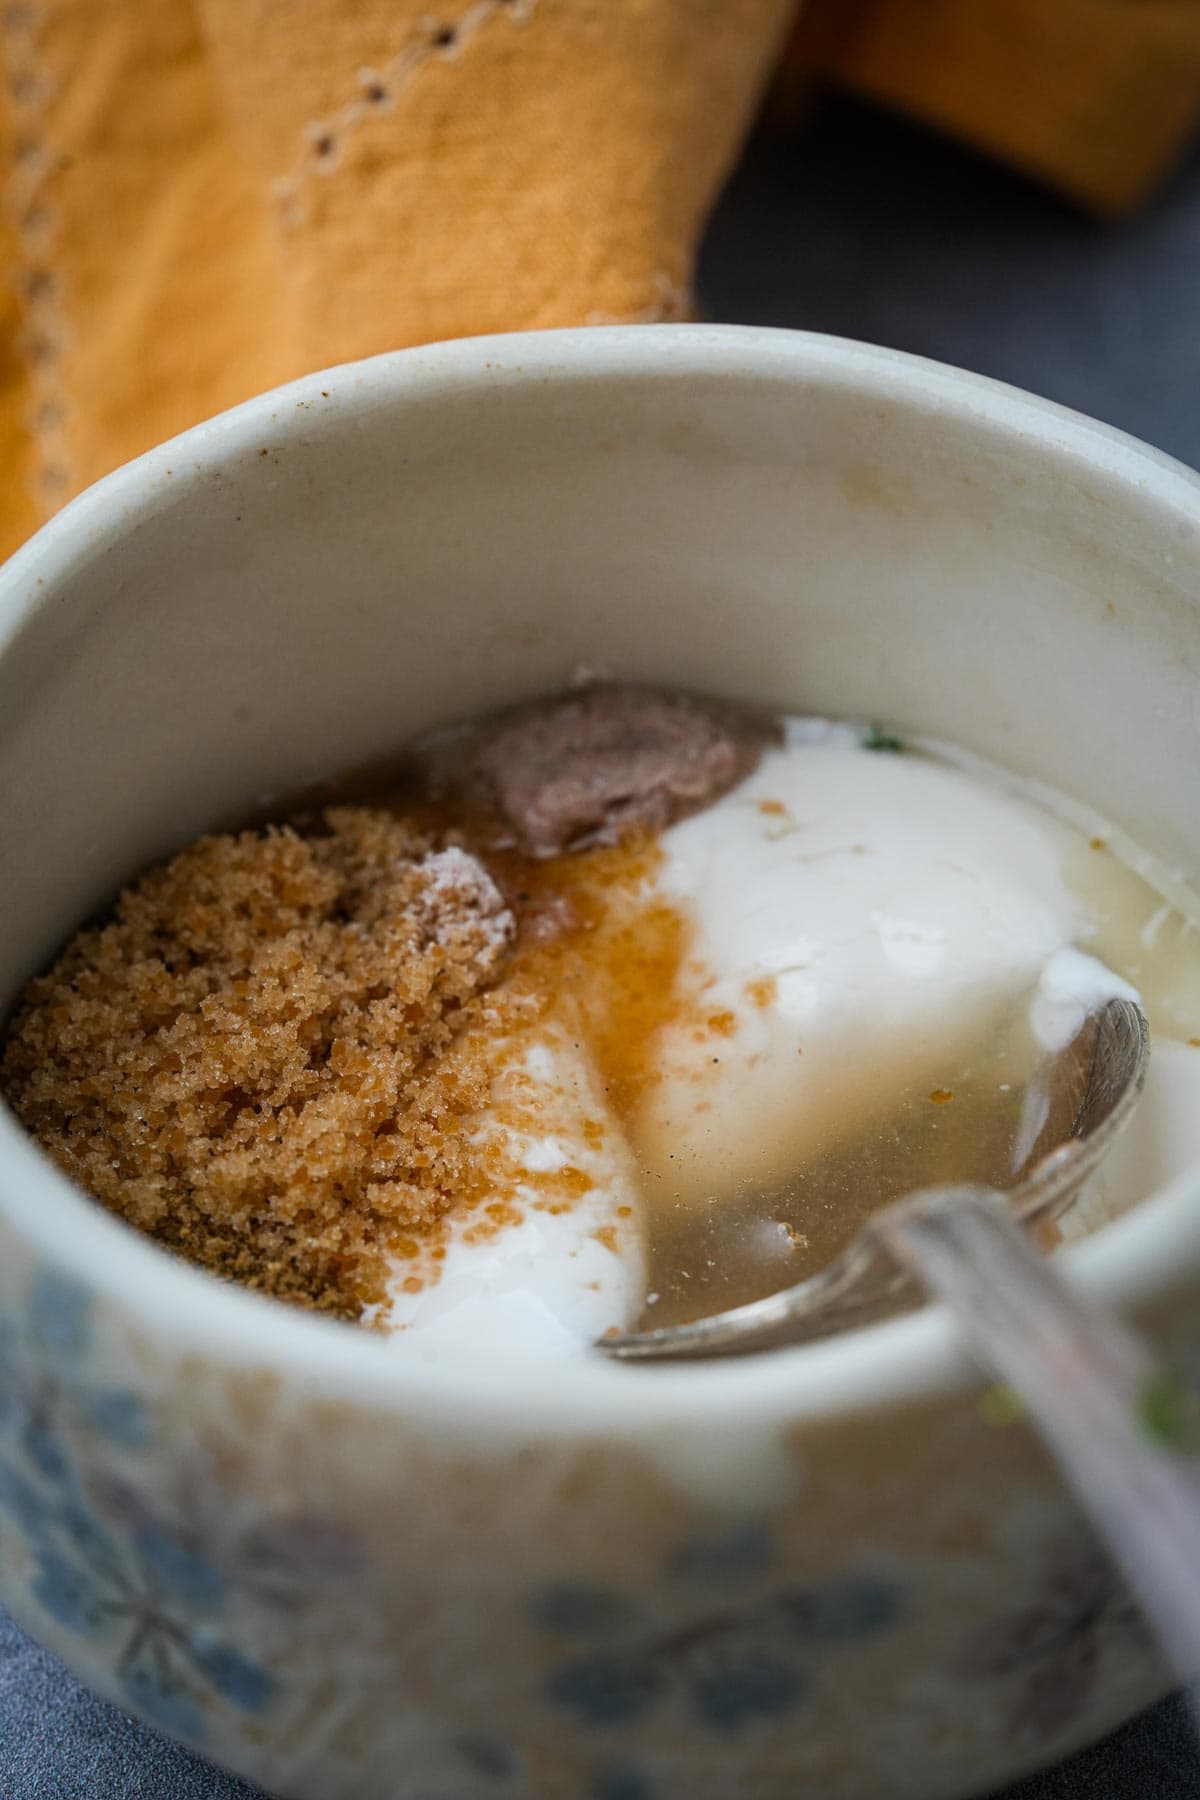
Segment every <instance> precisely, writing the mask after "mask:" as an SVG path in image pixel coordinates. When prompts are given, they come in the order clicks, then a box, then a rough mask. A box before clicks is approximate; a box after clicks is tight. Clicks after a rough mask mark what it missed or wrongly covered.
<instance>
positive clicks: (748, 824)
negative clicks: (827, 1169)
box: [392, 721, 1200, 1355]
mask: <svg viewBox="0 0 1200 1800" xmlns="http://www.w3.org/2000/svg"><path fill="white" fill-rule="evenodd" d="M662 843H663V849H664V852H665V856H664V861H663V864H662V868H661V872H660V874H659V876H658V880H659V883H660V885H661V889H662V891H663V893H664V894H665V895H666V896H667V897H669V898H670V899H671V900H672V901H673V902H674V903H675V904H677V905H678V907H679V908H680V909H681V910H682V911H683V912H684V913H685V914H686V916H688V917H689V918H690V920H691V921H692V923H693V926H694V932H695V936H694V962H693V965H692V966H691V967H690V969H689V971H688V979H689V980H690V981H691V982H692V983H693V984H694V987H695V991H696V993H697V996H698V998H699V999H700V1001H701V1003H702V1005H703V1007H704V1008H705V1010H706V1011H711V1013H712V1014H713V1015H714V1016H718V1017H720V1019H721V1020H722V1030H721V1034H720V1036H719V1038H717V1039H715V1040H714V1038H712V1037H711V1036H704V1035H702V1034H700V1035H699V1041H697V1038H698V1034H697V1033H696V1032H695V1031H693V1030H692V1029H690V1028H689V1027H687V1026H684V1025H680V1026H679V1027H678V1028H674V1027H672V1028H669V1029H668V1031H667V1033H666V1035H665V1038H664V1041H663V1043H662V1046H661V1055H660V1058H659V1064H660V1067H661V1069H662V1071H663V1079H662V1081H661V1082H659V1083H657V1084H655V1086H654V1087H653V1089H652V1090H651V1091H650V1092H649V1093H648V1095H647V1097H646V1099H645V1101H644V1103H643V1104H642V1106H641V1108H640V1110H639V1112H638V1113H637V1115H636V1117H635V1118H634V1119H633V1121H632V1123H631V1125H630V1128H629V1133H628V1137H627V1136H626V1133H625V1132H624V1131H623V1130H622V1129H621V1127H620V1126H619V1125H618V1124H617V1122H616V1120H615V1119H614V1118H612V1116H611V1114H610V1113H609V1112H608V1110H607V1107H606V1102H605V1099H604V1095H603V1092H602V1091H601V1090H600V1087H599V1084H598V1081H597V1078H596V1076H595V1075H594V1073H593V1071H592V1070H591V1068H590V1066H589V1063H588V1059H587V1054H586V1049H585V1048H583V1047H580V1046H578V1045H576V1044H575V1043H574V1042H573V1041H572V1040H571V1039H570V1038H569V1037H568V1036H567V1035H565V1034H564V1033H563V1032H560V1031H556V1029H555V1027H554V1025H553V1024H550V1025H548V1026H547V1027H546V1030H545V1033H544V1041H543V1042H542V1043H541V1044H540V1045H539V1046H538V1047H537V1049H536V1050H535V1052H534V1053H533V1055H532V1057H531V1056H530V1054H529V1053H528V1052H523V1053H522V1058H521V1061H520V1065H519V1066H518V1067H516V1068H514V1069H513V1070H511V1071H509V1072H508V1073H507V1074H506V1076H505V1077H504V1078H503V1079H514V1080H517V1081H519V1082H521V1083H523V1084H524V1085H525V1087H526V1089H527V1091H531V1092H533V1093H534V1094H535V1095H536V1102H537V1116H538V1130H537V1133H536V1135H528V1136H526V1137H524V1138H523V1140H522V1141H521V1142H520V1143H517V1142H514V1143H513V1144H512V1146H511V1148H512V1152H513V1159H512V1160H513V1164H514V1166H523V1167H524V1168H526V1169H528V1170H536V1169H538V1168H544V1169H545V1170H547V1171H550V1170H553V1169H554V1168H555V1167H561V1166H563V1165H564V1164H571V1165H574V1166H577V1167H579V1168H581V1169H584V1170H585V1171H586V1172H587V1173H588V1174H589V1176H590V1177H591V1178H592V1179H593V1181H594V1186H593V1187H592V1188H591V1190H590V1191H589V1192H587V1193H586V1194H584V1195H582V1196H581V1197H580V1198H579V1200H578V1201H577V1202H576V1203H575V1204H574V1205H573V1206H572V1208H571V1209H570V1210H569V1211H566V1212H562V1213H558V1214H553V1213H550V1212H547V1211H546V1210H544V1209H543V1210H539V1203H538V1194H537V1192H536V1190H535V1189H533V1188H526V1189H524V1190H522V1189H520V1188H518V1189H517V1190H516V1191H514V1192H513V1193H512V1194H511V1195H507V1196H505V1198H507V1199H510V1200H511V1201H512V1203H513V1205H514V1206H515V1207H516V1209H517V1211H518V1212H519V1214H520V1215H521V1216H520V1218H519V1220H518V1221H517V1222H511V1223H508V1224H505V1225H503V1226H501V1227H500V1228H498V1229H494V1230H486V1231H485V1232H484V1233H483V1235H482V1236H481V1232H480V1225H481V1219H480V1216H479V1215H474V1216H469V1217H468V1218H466V1219H463V1220H458V1221H456V1222H455V1224H454V1226H453V1227H452V1229H451V1235H450V1241H449V1243H448V1245H447V1247H446V1255H445V1260H444V1262H443V1263H442V1265H441V1269H442V1272H441V1278H440V1280H439V1281H438V1282H437V1283H436V1285H432V1286H427V1287H425V1288H424V1289H423V1290H422V1291H421V1292H420V1293H417V1294H410V1293H407V1292H404V1291H403V1289H402V1287H401V1288H400V1291H398V1292H397V1295H396V1301H395V1306H394V1310H393V1314H392V1317H393V1321H394V1322H395V1323H396V1324H397V1325H399V1326H403V1327H407V1328H408V1329H406V1330H404V1331H402V1332H401V1333H400V1335H399V1337H398V1339H397V1341H398V1342H399V1343H401V1344H404V1345H406V1346H408V1347H410V1348H411V1349H412V1350H413V1351H414V1352H416V1351H417V1350H418V1348H420V1349H422V1350H423V1351H424V1352H425V1353H426V1354H430V1355H436V1354H440V1352H441V1351H442V1350H443V1349H453V1350H455V1351H464V1350H469V1351H471V1352H472V1353H476V1354H477V1353H478V1352H480V1351H482V1350H488V1349H490V1348H492V1347H496V1346H501V1345H503V1346H504V1347H505V1348H513V1349H528V1350H540V1349H543V1348H544V1349H545V1350H546V1351H547V1352H559V1351H562V1350H565V1349H570V1348H572V1347H575V1346H580V1345H585V1344H587V1343H589V1342H591V1341H592V1340H593V1339H594V1338H595V1337H596V1336H597V1335H598V1334H599V1333H600V1332H602V1331H603V1330H605V1329H607V1328H608V1327H611V1326H617V1327H624V1326H627V1325H628V1324H630V1323H632V1321H633V1318H634V1316H635V1315H636V1313H637V1311H638V1310H639V1308H640V1304H641V1301H642V1298H643V1296H644V1274H643V1267H644V1265H643V1260H642V1257H641V1254H640V1250H639V1236H638V1230H637V1215H638V1207H639V1194H640V1193H641V1192H642V1191H643V1184H644V1183H654V1184H656V1186H657V1190H658V1191H663V1190H664V1184H666V1188H667V1189H669V1192H670V1194H671V1196H672V1197H673V1198H674V1199H676V1200H678V1202H679V1203H680V1204H683V1205H687V1204H690V1203H692V1202H693V1201H697V1200H699V1199H700V1198H702V1197H704V1196H710V1195H711V1194H712V1193H713V1192H714V1191H715V1192H732V1191H733V1190H734V1188H735V1187H736V1186H737V1185H738V1184H739V1183H745V1182H748V1181H749V1182H755V1183H757V1182H759V1181H771V1180H776V1179H779V1178H780V1177H781V1176H783V1175H786V1173H787V1171H788V1170H789V1168H794V1167H795V1166H796V1165H797V1162H798V1160H799V1159H801V1158H803V1157H806V1156H812V1155H813V1154H814V1153H817V1152H819V1151H821V1150H822V1149H824V1148H826V1147H828V1145H829V1144H830V1143H831V1142H833V1141H834V1140H835V1139H836V1137H837V1135H838V1134H839V1133H845V1131H846V1130H847V1122H848V1121H856V1120H857V1121H862V1122H864V1123H869V1121H870V1119H871V1118H872V1117H873V1116H875V1115H879V1116H882V1115H883V1114H885V1113H886V1111H887V1109H888V1107H889V1106H890V1105H891V1104H892V1103H893V1102H894V1100H895V1098H896V1096H897V1095H898V1094H899V1093H900V1092H901V1090H902V1089H905V1088H908V1087H910V1086H911V1084H912V1083H913V1081H914V1080H916V1081H920V1080H923V1079H925V1078H926V1077H928V1079H929V1080H930V1081H931V1082H932V1081H934V1080H935V1079H936V1077H937V1075H938V1072H939V1071H941V1070H944V1069H945V1067H946V1065H947V1062H948V1061H950V1062H952V1061H953V1057H954V1054H955V1051H956V1049H957V1050H959V1051H961V1052H962V1053H963V1054H966V1053H967V1051H968V1048H969V1045H970V1044H971V1043H972V1042H975V1043H978V1042H979V1040H980V1037H981V1034H983V1033H986V1031H987V1029H988V1021H989V1018H991V1017H993V1016H995V1017H996V1018H997V1019H998V1018H999V1017H1000V1016H1001V1014H1002V1013H1003V1012H1004V1011H1005V1009H1009V1010H1011V1008H1012V1006H1013V1003H1014V1000H1017V999H1020V997H1021V996H1028V1004H1029V1006H1030V1009H1031V1021H1030V1022H1031V1026H1032V1028H1033V1029H1034V1031H1035V1034H1036V1036H1037V1037H1038V1038H1039V1039H1040V1041H1042V1042H1044V1043H1045V1044H1047V1045H1048V1046H1050V1045H1053V1044H1055V1043H1057V1042H1061V1041H1063V1040H1064V1038H1065V1037H1066V1036H1069V1035H1070V1033H1071V1031H1072V1030H1073V1029H1075V1028H1076V1027H1077V1025H1078V1023H1079V1022H1080V1021H1081V1019H1082V1015H1083V1012H1084V1010H1085V1009H1086V1007H1087V1006H1088V1005H1092V1004H1095V1003H1096V1001H1097V1000H1098V999H1102V998H1103V997H1104V996H1105V994H1107V993H1110V992H1115V991H1122V990H1123V991H1129V990H1128V989H1125V987H1124V983H1123V982H1122V981H1121V980H1120V978H1119V975H1114V974H1112V973H1110V971H1109V969H1108V968H1106V967H1105V966H1104V964H1103V963H1101V962H1098V961H1097V960H1096V955H1099V956H1100V957H1104V956H1106V954H1107V952H1108V951H1109V950H1110V949H1111V948H1113V947H1116V948H1117V949H1120V950H1121V951H1122V956H1123V964H1124V966H1123V967H1122V966H1121V964H1120V963H1118V968H1119V970H1120V974H1127V975H1129V976H1130V977H1131V979H1133V980H1134V981H1138V979H1139V969H1140V967H1141V965H1140V963H1139V961H1138V957H1137V955H1136V954H1135V951H1136V945H1137V943H1138V942H1141V943H1142V944H1143V945H1144V947H1145V949H1146V952H1147V954H1149V952H1150V951H1151V950H1152V949H1153V948H1154V944H1153V941H1152V940H1151V941H1147V939H1146V931H1147V930H1148V929H1149V928H1150V926H1152V925H1153V924H1154V920H1153V918H1151V919H1150V921H1149V925H1146V926H1143V927H1141V928H1140V938H1139V937H1137V936H1136V935H1135V936H1134V937H1132V938H1131V936H1130V933H1131V931H1132V926H1131V925H1130V919H1132V918H1133V916H1134V915H1135V914H1137V905H1138V902H1137V901H1136V895H1145V894H1146V893H1147V892H1148V890H1145V889H1144V884H1142V883H1141V882H1140V881H1139V880H1138V878H1137V877H1134V876H1132V875H1130V874H1129V873H1128V872H1127V871H1125V870H1124V869H1123V868H1121V867H1120V866H1119V865H1117V866H1116V868H1115V870H1114V867H1113V859H1112V858H1111V857H1110V856H1108V855H1106V856H1105V858H1104V864H1105V867H1104V870H1103V872H1101V869H1100V863H1099V860H1098V859H1097V858H1095V857H1093V859H1092V862H1093V864H1094V865H1095V873H1096V877H1097V884H1096V893H1097V894H1098V895H1101V896H1102V897H1103V904H1102V903H1101V900H1100V899H1096V900H1093V899H1092V898H1091V897H1090V894H1091V888H1092V885H1093V884H1092V882H1091V879H1090V878H1091V875H1092V868H1091V866H1089V864H1088V861H1087V856H1086V854H1085V852H1086V840H1083V839H1081V837H1080V834H1079V833H1078V832H1077V831H1075V830H1074V829H1073V828H1071V827H1068V826H1067V825H1065V824H1062V823H1060V822H1059V821H1058V820H1057V819H1055V818H1054V817H1052V816H1051V815H1050V814H1049V813H1048V812H1046V811H1044V810H1042V809H1041V808H1039V807H1035V806H1033V805H1032V804H1031V803H1030V802H1028V801H1027V800H1025V799H1023V798H1022V797H1020V796H1019V795H1018V794H1015V793H1013V792H1009V791H1005V790H1004V789H1002V788H1001V787H1000V786H998V785H994V784H992V783H990V782H988V781H986V780H984V779H982V778H980V777H979V776H976V775H969V774H967V773H965V772H962V771H961V770H959V769H956V768H953V767H951V766H948V765H947V764H946V763H943V762H937V761H932V760H929V759H926V758H924V757H921V756H911V755H901V756H898V755H891V754H887V753H878V752H872V751H869V750H867V749H865V748H864V747H863V744H862V734H861V733H860V732H859V731H858V730H857V729H856V728H852V727H849V726H829V725H820V724H816V723H813V722H801V721H797V722H796V723H795V724H794V725H792V726H790V727H789V731H788V734H787V739H786V741H785V743H784V744H783V745H782V746H781V747H779V748H777V749H773V750H771V751H769V752H768V753H767V754H766V755H765V756H764V757H763V759H762V762H761V763H760V765H759V767H758V768H757V770H756V771H755V773H754V774H753V775H752V776H751V777H750V778H749V779H748V780H747V781H745V782H744V783H742V784H741V786H739V787H738V788H736V789H734V790H733V791H732V792H731V793H729V794H727V795H726V796H725V797H724V798H723V799H721V800H719V801H718V802H717V803H716V804H715V805H713V806H711V807H709V808H708V809H707V810H706V811H704V812H702V813H700V814H698V815H696V816H695V817H693V818H691V819H688V820H686V821H684V822H683V823H681V824H679V825H676V826H674V827H673V828H672V829H670V830H669V831H667V832H666V833H665V834H664V837H663V840H662ZM1122 884H1124V885H1122ZM1114 895H1116V896H1117V899H1114V898H1113V896H1114ZM1130 895H1135V898H1134V899H1131V898H1130ZM1131 909H1132V910H1131ZM1168 910H1169V909H1168ZM1126 914H1128V915H1129V916H1128V917H1126ZM1118 915H1119V916H1118ZM1114 921H1115V922H1114ZM1122 921H1124V931H1122V929H1121V922H1122ZM1160 924H1161V921H1160ZM1156 929H1157V927H1156ZM1131 942H1132V943H1133V944H1134V947H1135V949H1134V951H1131V950H1130V948H1129V945H1130V943H1131ZM1081 952H1084V953H1085V954H1081ZM1092 952H1095V953H1096V954H1095V955H1094V954H1091V953H1092ZM1113 960H1114V961H1116V960H1117V959H1116V958H1115V957H1114V958H1113ZM1147 966H1148V965H1147ZM1139 985H1140V983H1139ZM1148 1004H1150V1003H1149V1001H1148ZM1168 1010H1169V1009H1168ZM1150 1011H1151V1022H1152V1025H1154V1026H1155V1030H1156V1043H1155V1055H1154V1057H1153V1059H1152V1065H1151V1075H1150V1079H1149V1083H1148V1086H1147V1090H1146V1093H1145V1096H1144V1099H1143V1101H1142V1103H1141V1109H1140V1113H1139V1116H1138V1119H1137V1122H1136V1124H1135V1126H1134V1127H1133V1128H1132V1129H1131V1131H1130V1134H1129V1136H1128V1137H1127V1138H1126V1140H1125V1142H1124V1143H1123V1144H1122V1145H1121V1146H1120V1147H1119V1149H1118V1151H1117V1153H1116V1155H1115V1156H1114V1157H1113V1159H1112V1161H1111V1165H1110V1167H1109V1168H1108V1169H1107V1170H1106V1171H1105V1174H1104V1177H1103V1184H1104V1188H1105V1194H1106V1199H1107V1200H1108V1202H1109V1203H1110V1204H1117V1203H1127V1202H1128V1201H1130V1200H1132V1199H1134V1198H1136V1197H1141V1196H1142V1195H1144V1194H1146V1193H1148V1192H1150V1191H1152V1190H1153V1189H1154V1188H1156V1187H1158V1186H1160V1185H1161V1184H1162V1182H1163V1181H1165V1180H1166V1179H1168V1178H1170V1177H1171V1176H1172V1175H1173V1174H1175V1173H1177V1172H1178V1171H1179V1170H1180V1169H1181V1168H1182V1167H1184V1166H1186V1164H1187V1162H1188V1161H1189V1160H1191V1159H1193V1158H1195V1157H1200V1105H1197V1102H1198V1101H1200V1048H1195V1047H1192V1046H1191V1045H1189V1044H1187V1043H1186V1042H1180V1041H1175V1042H1172V1041H1170V1039H1169V1037H1168V1038H1163V1037H1162V1036H1161V1035H1159V1034H1160V1033H1161V1028H1162V1021H1161V1019H1158V1020H1156V1017H1155V1009H1154V1007H1153V1005H1152V1004H1151V1005H1150ZM1171 1026H1175V1028H1176V1029H1183V1027H1181V1026H1180V1025H1179V1024H1178V1022H1177V1021H1176V1020H1174V1019H1169V1020H1168V1028H1170V1027H1171ZM589 1119H590V1120H592V1121H595V1120H597V1119H599V1120H601V1121H602V1122H603V1127H604V1128H603V1132H602V1133H601V1135H600V1141H599V1143H597V1142H595V1141H594V1140H595V1137H596V1133H595V1131H594V1129H593V1130H592V1132H591V1133H590V1135H589V1134H588V1133H586V1132H585V1131H584V1121H585V1120H589ZM598 1231H599V1232H600V1233H601V1236H599V1237H598V1236H597V1235H596V1233H597V1232H598ZM606 1240H607V1241H606Z"/></svg>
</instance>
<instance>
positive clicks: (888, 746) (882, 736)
mask: <svg viewBox="0 0 1200 1800" xmlns="http://www.w3.org/2000/svg"><path fill="white" fill-rule="evenodd" d="M862 747H863V749H864V750H884V751H886V752H888V754H889V755H892V756H899V754H900V753H901V751H902V750H903V749H904V745H903V743H902V742H901V740H900V739H899V738H898V737H892V736H891V735H890V734H889V733H888V732H886V731H884V730H883V729H882V728H881V727H880V726H878V725H869V726H868V727H867V730H866V732H865V733H864V735H863V741H862Z"/></svg>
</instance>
